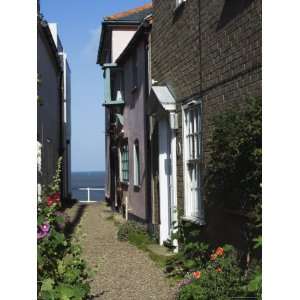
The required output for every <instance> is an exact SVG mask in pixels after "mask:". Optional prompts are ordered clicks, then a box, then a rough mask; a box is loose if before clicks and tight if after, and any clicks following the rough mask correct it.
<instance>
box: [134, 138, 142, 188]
mask: <svg viewBox="0 0 300 300" xmlns="http://www.w3.org/2000/svg"><path fill="white" fill-rule="evenodd" d="M137 147H138V149H137ZM139 150H140V149H139V143H138V141H135V142H134V144H133V184H134V185H135V186H140V168H141V165H140V154H139Z"/></svg>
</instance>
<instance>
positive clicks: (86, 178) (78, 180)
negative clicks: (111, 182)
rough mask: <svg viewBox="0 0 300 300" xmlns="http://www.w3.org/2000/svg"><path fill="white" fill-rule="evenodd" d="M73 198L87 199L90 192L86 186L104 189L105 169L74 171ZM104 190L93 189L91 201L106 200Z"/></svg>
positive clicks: (72, 174)
mask: <svg viewBox="0 0 300 300" xmlns="http://www.w3.org/2000/svg"><path fill="white" fill-rule="evenodd" d="M71 176H72V198H74V199H77V200H80V201H87V199H88V193H87V190H82V189H84V188H97V189H104V186H105V171H72V172H71ZM104 195H105V194H104V190H91V191H90V200H91V201H102V200H104V198H105V196H104Z"/></svg>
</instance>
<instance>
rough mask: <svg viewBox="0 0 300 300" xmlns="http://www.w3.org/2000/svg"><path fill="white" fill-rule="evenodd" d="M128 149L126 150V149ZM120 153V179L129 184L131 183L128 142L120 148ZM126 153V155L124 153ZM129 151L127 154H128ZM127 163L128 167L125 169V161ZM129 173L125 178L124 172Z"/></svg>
mask: <svg viewBox="0 0 300 300" xmlns="http://www.w3.org/2000/svg"><path fill="white" fill-rule="evenodd" d="M124 149H126V151H125V150H124ZM120 153H121V170H120V171H121V174H120V175H121V176H120V180H121V182H123V183H126V184H128V183H129V147H128V143H126V144H124V145H122V147H121V149H120ZM123 153H125V156H124V154H123ZM126 153H127V155H126ZM124 162H125V163H126V169H125V163H124ZM125 172H126V173H127V178H126V179H125V178H124V176H123V174H124V173H125Z"/></svg>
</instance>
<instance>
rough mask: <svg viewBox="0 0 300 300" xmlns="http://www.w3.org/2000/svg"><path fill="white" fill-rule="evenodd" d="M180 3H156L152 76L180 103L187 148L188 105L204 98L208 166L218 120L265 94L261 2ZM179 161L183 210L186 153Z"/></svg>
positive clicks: (157, 0)
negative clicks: (214, 124)
mask: <svg viewBox="0 0 300 300" xmlns="http://www.w3.org/2000/svg"><path fill="white" fill-rule="evenodd" d="M175 2H176V1H175V0H154V1H153V7H154V22H153V27H152V57H151V60H152V78H153V79H154V80H156V81H158V84H159V85H167V86H168V87H169V89H170V90H171V92H172V93H173V95H174V97H175V99H176V101H177V112H178V121H179V122H178V123H179V129H178V131H177V139H178V142H179V143H181V145H182V128H181V118H182V116H181V109H182V103H183V102H184V101H186V100H189V99H192V98H199V97H201V99H202V101H203V110H202V111H203V151H204V166H206V165H207V162H208V160H209V148H208V140H209V138H210V136H211V132H212V118H213V117H214V116H215V115H216V114H218V113H220V112H222V111H224V110H226V109H229V108H236V109H240V108H242V107H243V104H244V103H245V99H247V98H248V97H250V96H261V26H262V24H261V0H240V1H239V2H237V1H234V0H187V1H186V2H185V3H184V5H183V6H182V7H180V8H179V9H178V10H176V11H174V9H175ZM177 159H178V163H177V172H178V174H177V178H178V180H177V186H178V191H177V195H178V199H177V201H178V206H179V207H180V208H183V202H184V195H183V193H184V189H183V163H182V155H180V154H179V155H178V158H177ZM203 171H204V172H203V173H205V170H203ZM211 219H212V218H210V220H211ZM227 219H228V218H227ZM234 226H236V224H235V225H234ZM228 232H230V230H229V231H228Z"/></svg>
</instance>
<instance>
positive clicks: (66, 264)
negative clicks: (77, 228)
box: [37, 159, 90, 300]
mask: <svg viewBox="0 0 300 300" xmlns="http://www.w3.org/2000/svg"><path fill="white" fill-rule="evenodd" d="M60 164H61V159H59V161H58V167H57V171H56V174H55V176H54V177H53V182H52V184H51V185H50V186H49V187H48V188H47V189H46V190H47V191H49V192H50V194H49V195H48V196H46V195H45V196H44V198H43V199H42V201H41V202H39V203H38V220H37V225H38V228H37V239H38V241H37V263H38V299H39V300H50V299H51V300H62V299H64V300H82V299H87V298H88V296H89V291H90V286H89V281H88V279H89V275H90V274H89V272H88V269H87V266H86V263H85V262H84V261H83V259H82V258H81V249H80V247H79V245H77V244H75V243H74V241H71V239H69V238H67V237H66V236H65V234H64V231H63V230H64V227H65V225H66V224H67V222H68V218H67V216H66V215H65V214H64V213H63V212H62V211H60V208H61V203H60V193H59V186H60V179H59V178H60V170H61V168H60Z"/></svg>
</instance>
